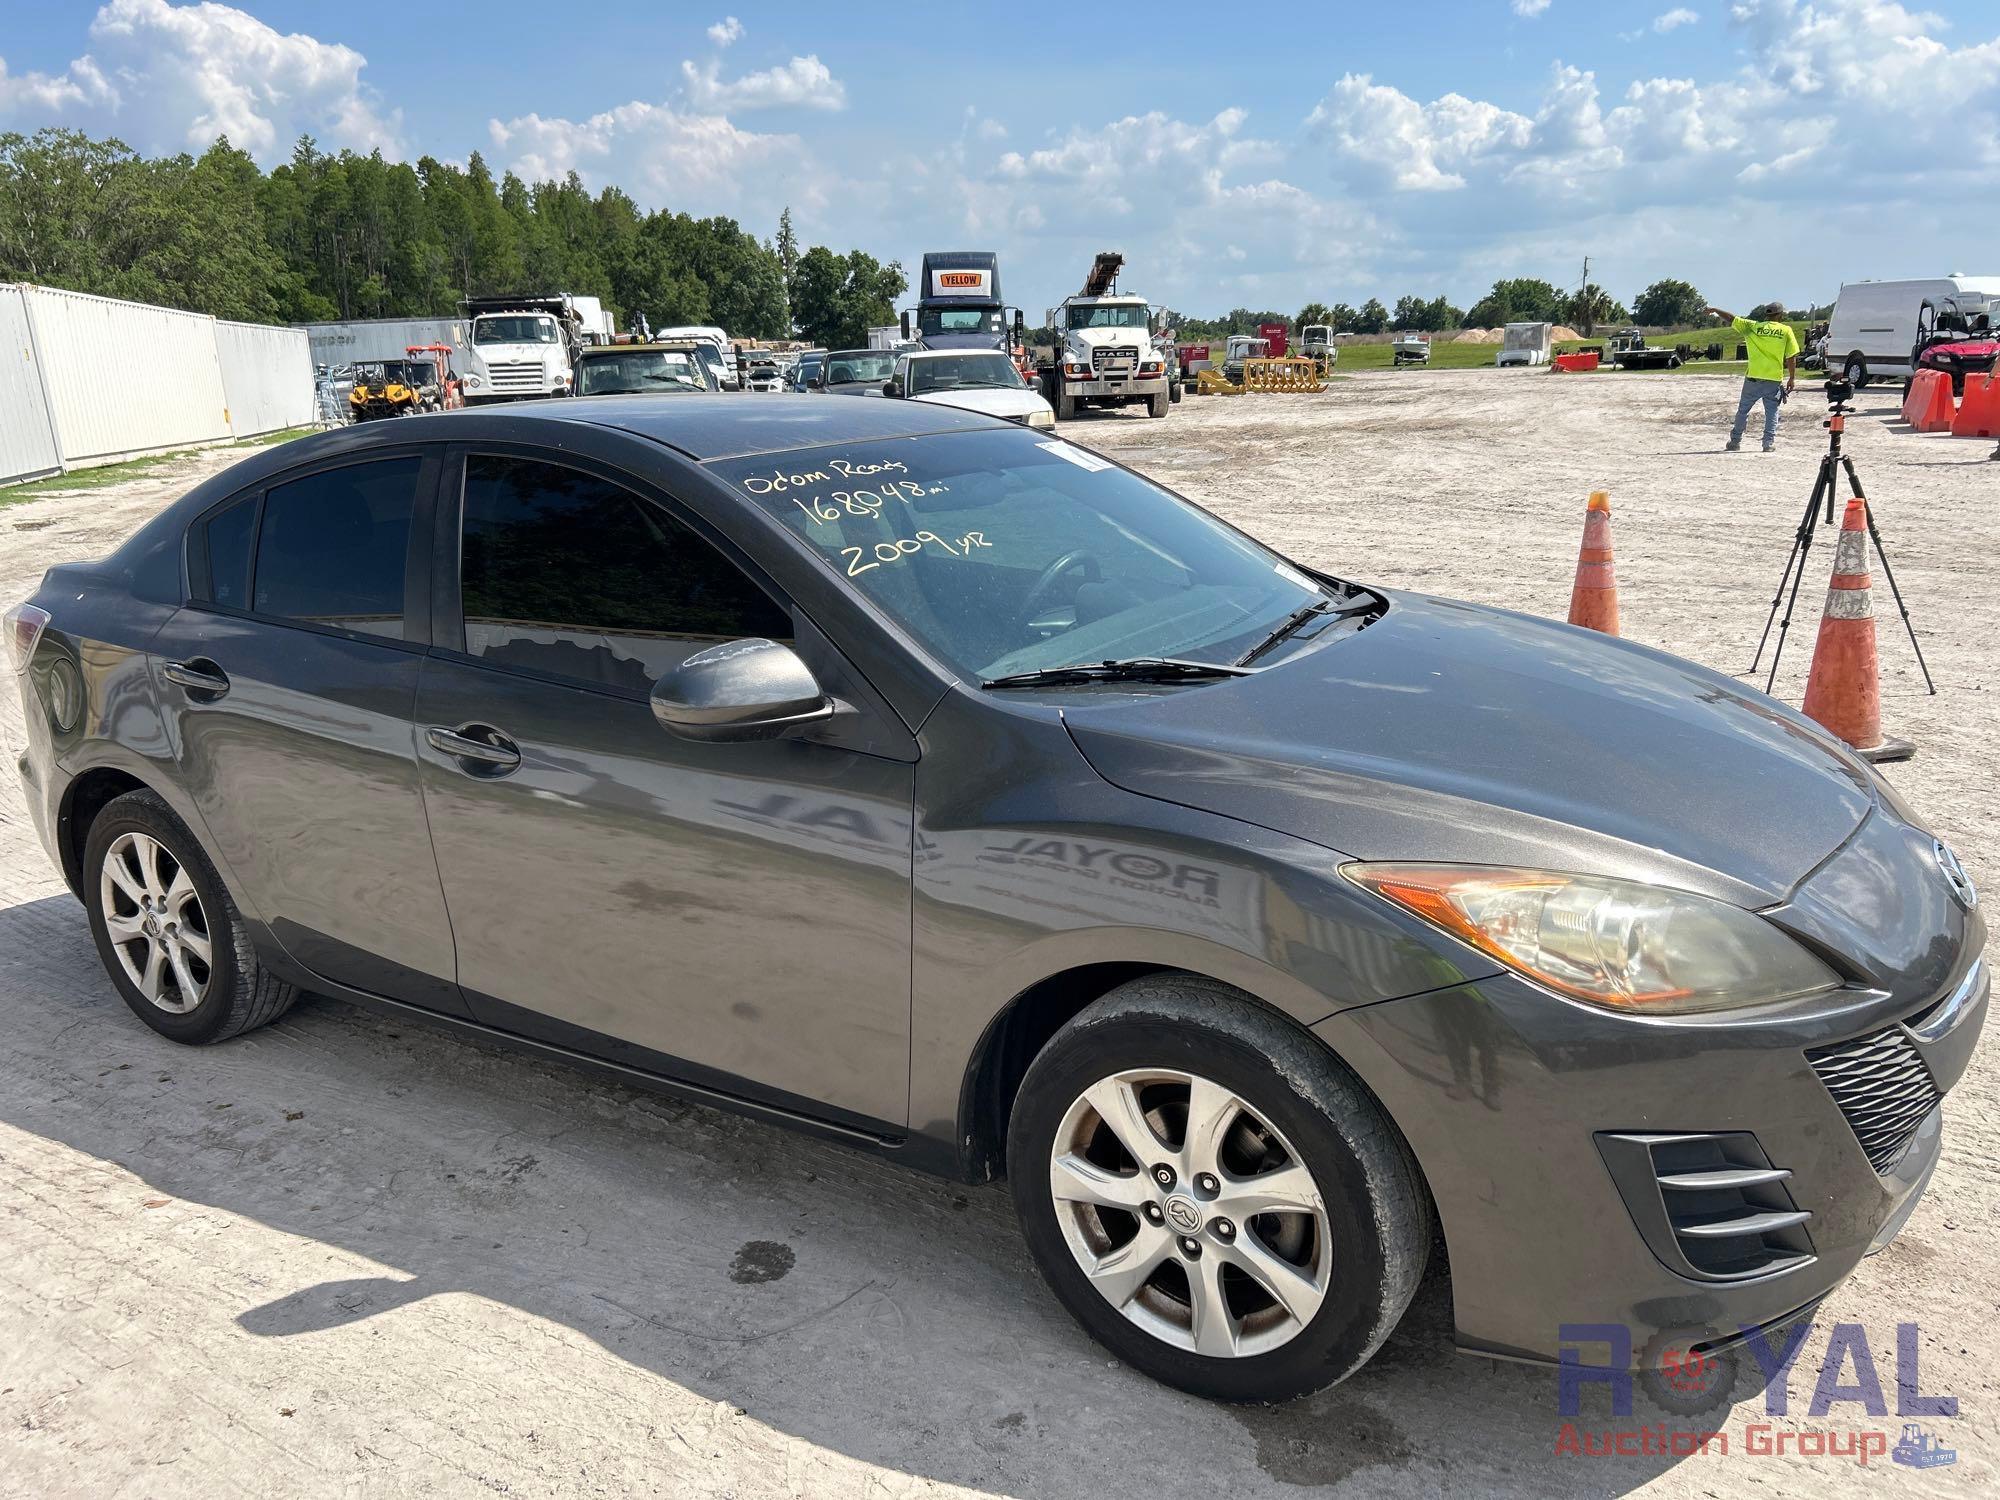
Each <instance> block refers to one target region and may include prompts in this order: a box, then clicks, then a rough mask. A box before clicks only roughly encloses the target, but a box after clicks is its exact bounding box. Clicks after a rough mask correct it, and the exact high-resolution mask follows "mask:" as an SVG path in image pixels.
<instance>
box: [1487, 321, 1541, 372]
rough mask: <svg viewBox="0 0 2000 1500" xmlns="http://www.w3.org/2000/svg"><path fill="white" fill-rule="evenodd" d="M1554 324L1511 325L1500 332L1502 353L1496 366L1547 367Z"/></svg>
mask: <svg viewBox="0 0 2000 1500" xmlns="http://www.w3.org/2000/svg"><path fill="white" fill-rule="evenodd" d="M1554 332H1555V325H1554V324H1553V323H1509V324H1508V325H1507V326H1506V327H1505V328H1504V329H1502V330H1501V332H1500V352H1499V353H1498V354H1496V355H1494V357H1493V363H1494V364H1496V365H1545V364H1547V363H1548V362H1549V349H1550V340H1549V336H1550V335H1551V334H1552V333H1554Z"/></svg>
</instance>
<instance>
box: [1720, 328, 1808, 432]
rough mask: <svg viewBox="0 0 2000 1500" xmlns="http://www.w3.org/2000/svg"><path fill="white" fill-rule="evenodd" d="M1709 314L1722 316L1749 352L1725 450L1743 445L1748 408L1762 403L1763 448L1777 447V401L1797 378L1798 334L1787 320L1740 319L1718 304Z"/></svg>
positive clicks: (1748, 417)
mask: <svg viewBox="0 0 2000 1500" xmlns="http://www.w3.org/2000/svg"><path fill="white" fill-rule="evenodd" d="M1708 313H1709V315H1710V316H1711V317H1716V318H1720V319H1722V320H1723V321H1724V322H1725V323H1727V324H1728V325H1729V326H1730V327H1731V328H1733V329H1735V330H1736V331H1737V332H1738V333H1739V334H1741V335H1742V336H1743V342H1744V344H1745V346H1746V347H1747V348H1748V350H1749V353H1750V368H1749V370H1748V371H1746V372H1745V374H1744V376H1743V394H1742V395H1741V396H1739V397H1737V400H1736V425H1735V426H1733V427H1731V428H1730V429H1729V443H1728V445H1727V446H1728V449H1729V451H1730V452H1731V453H1734V452H1735V451H1736V450H1737V449H1739V448H1741V447H1742V446H1743V429H1744V427H1745V425H1746V424H1748V422H1749V421H1750V408H1751V407H1753V406H1755V405H1756V404H1757V403H1758V402H1759V401H1761V402H1763V403H1764V451H1765V452H1766V453H1769V452H1771V451H1772V450H1773V449H1774V448H1776V447H1777V446H1778V403H1779V402H1781V401H1782V400H1784V398H1785V397H1786V396H1789V395H1791V393H1792V390H1793V387H1794V386H1796V385H1797V384H1798V378H1799V336H1798V334H1797V333H1795V332H1794V331H1793V329H1792V325H1791V324H1789V323H1776V322H1763V321H1761V320H1759V319H1756V318H1739V317H1737V316H1736V315H1735V314H1734V313H1728V312H1724V311H1723V310H1722V309H1721V308H1719V307H1711V308H1709V309H1708Z"/></svg>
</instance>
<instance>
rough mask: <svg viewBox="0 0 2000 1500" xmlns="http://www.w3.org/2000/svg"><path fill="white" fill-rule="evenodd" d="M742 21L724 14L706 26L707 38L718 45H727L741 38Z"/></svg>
mask: <svg viewBox="0 0 2000 1500" xmlns="http://www.w3.org/2000/svg"><path fill="white" fill-rule="evenodd" d="M742 36H743V23H742V22H741V21H739V20H737V19H736V17H734V16H724V17H723V18H722V19H721V20H720V21H717V22H716V23H715V24H714V25H713V26H711V27H709V28H708V39H709V40H710V41H711V42H713V43H715V45H716V46H718V47H727V46H728V45H729V44H730V43H731V42H734V41H739V40H741V38H742Z"/></svg>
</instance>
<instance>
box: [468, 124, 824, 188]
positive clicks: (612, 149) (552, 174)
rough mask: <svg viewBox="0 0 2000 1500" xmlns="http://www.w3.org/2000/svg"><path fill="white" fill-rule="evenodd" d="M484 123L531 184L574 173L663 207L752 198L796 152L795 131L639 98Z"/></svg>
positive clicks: (510, 163) (509, 162) (514, 167)
mask: <svg viewBox="0 0 2000 1500" xmlns="http://www.w3.org/2000/svg"><path fill="white" fill-rule="evenodd" d="M486 128H487V133H488V134H489V135H490V136H491V137H492V139H493V144H494V146H495V147H496V148H497V149H498V150H499V151H501V152H502V153H504V154H505V159H506V162H507V165H508V167H509V169H510V170H512V171H513V172H515V173H516V174H518V175H519V176H521V177H524V178H526V179H528V180H530V181H543V180H548V179H551V178H561V177H563V176H565V175H567V174H568V173H569V172H571V171H575V172H577V173H579V174H580V175H581V176H582V177H583V178H584V179H585V180H586V181H587V182H590V183H592V184H595V185H601V184H605V183H618V184H619V185H621V186H623V187H625V188H627V189H628V190H629V191H632V192H633V193H634V195H635V196H636V197H640V198H641V199H642V200H650V201H651V202H652V203H657V204H663V205H665V206H667V207H669V208H684V207H690V205H689V204H688V202H687V201H686V200H687V198H688V197H689V196H690V195H696V194H699V195H702V197H703V202H704V203H710V204H712V203H719V202H726V203H728V204H730V205H731V206H734V205H738V204H748V203H750V202H754V199H755V194H756V192H757V190H758V188H759V187H760V186H761V185H762V181H761V176H760V174H762V173H763V171H764V170H765V169H768V168H770V167H771V166H773V165H780V166H783V165H786V164H789V163H792V162H794V161H796V160H798V157H799V152H800V141H799V138H798V137H797V136H795V135H764V134H759V133H757V132H754V131H748V130H743V129H740V128H739V127H738V126H736V125H734V124H732V123H731V122H730V121H729V120H728V119H727V118H726V117H724V116H722V115H705V114H694V113H688V112H684V111H681V110H676V109H674V108H672V107H670V106H668V105H665V104H649V103H645V102H643V101H640V100H634V101H632V102H630V103H627V104H621V105H619V106H617V107H616V108H615V109H608V110H605V111H604V112H603V113H601V114H596V115H592V116H591V117H590V118H589V119H587V120H567V119H563V118H561V117H555V118H545V117H544V116H541V115H538V114H528V115H520V116H517V117H516V118H514V119H511V120H491V121H488V122H487V127H486ZM764 206H765V205H759V208H760V213H761V210H762V208H763V207H764ZM695 207H696V208H697V210H698V211H701V212H708V211H710V210H709V209H708V208H705V207H701V206H699V205H695Z"/></svg>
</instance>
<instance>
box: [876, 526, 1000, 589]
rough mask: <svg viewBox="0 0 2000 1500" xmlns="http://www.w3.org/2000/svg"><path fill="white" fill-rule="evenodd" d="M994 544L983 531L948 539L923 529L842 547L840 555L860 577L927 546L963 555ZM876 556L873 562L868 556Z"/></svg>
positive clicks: (914, 554)
mask: <svg viewBox="0 0 2000 1500" xmlns="http://www.w3.org/2000/svg"><path fill="white" fill-rule="evenodd" d="M992 545H993V544H992V543H991V542H989V541H987V540H986V533H985V532H983V531H968V532H966V533H965V535H963V536H961V537H954V538H953V539H952V540H950V541H946V540H945V539H944V538H943V537H941V536H939V535H938V534H937V533H936V532H935V531H920V532H918V533H917V534H916V535H915V536H914V537H899V538H898V539H897V540H895V541H893V542H877V543H876V544H875V545H874V546H873V547H842V548H841V549H840V556H841V558H842V560H843V561H844V562H846V564H847V576H848V577H849V578H858V577H859V576H860V575H861V574H863V573H866V572H867V571H868V570H869V569H870V568H879V567H881V566H883V565H884V564H885V563H899V562H901V561H902V560H903V559H904V558H906V557H915V556H916V555H917V554H918V553H919V552H921V551H923V550H924V548H925V547H927V546H932V547H940V548H942V549H943V550H944V552H945V554H946V555H947V556H949V557H964V556H966V555H967V554H968V553H970V552H973V551H976V550H977V549H978V548H981V547H990V546H992ZM870 557H873V558H874V559H875V560H874V561H873V562H870V561H869V560H868V559H869V558H870Z"/></svg>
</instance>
